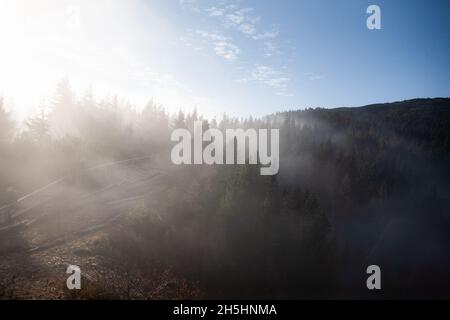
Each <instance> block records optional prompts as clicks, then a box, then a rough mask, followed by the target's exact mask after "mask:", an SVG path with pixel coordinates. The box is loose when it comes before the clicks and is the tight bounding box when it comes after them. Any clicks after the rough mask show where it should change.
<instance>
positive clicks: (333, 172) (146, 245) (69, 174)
mask: <svg viewBox="0 0 450 320" xmlns="http://www.w3.org/2000/svg"><path fill="white" fill-rule="evenodd" d="M449 107H450V99H418V100H410V101H404V102H398V103H394V104H383V105H373V106H367V107H361V108H342V109H306V110H302V111H289V112H283V113H277V114H273V115H268V116H267V117H264V118H261V119H254V118H251V117H250V118H247V119H237V118H231V117H229V116H227V115H224V116H223V117H222V119H221V120H220V121H217V120H215V119H204V118H202V116H201V115H199V114H198V113H197V111H193V112H190V113H183V112H182V111H180V112H178V113H176V114H172V115H171V114H168V113H167V112H166V111H165V110H164V108H163V107H162V106H159V105H157V104H155V103H154V102H153V101H150V102H149V103H148V104H147V105H146V106H145V107H144V108H143V109H142V110H140V111H138V109H137V107H136V106H133V105H130V104H129V103H127V102H124V101H122V100H120V99H118V98H116V97H109V98H104V99H100V100H97V99H95V98H94V95H93V92H92V90H88V91H87V92H86V93H85V94H84V95H82V96H81V97H80V98H77V97H76V95H75V94H74V93H73V92H72V90H71V89H70V84H69V82H68V81H67V80H64V81H62V82H61V83H60V84H59V86H58V88H57V90H56V94H55V96H54V98H53V99H51V101H49V102H48V104H47V105H42V106H41V107H40V108H39V112H37V114H36V115H35V116H34V117H31V118H29V119H28V120H26V121H25V123H24V125H22V126H19V125H18V124H17V123H14V122H13V121H12V119H11V117H10V115H9V114H8V113H7V112H6V111H5V106H4V105H3V100H0V157H1V164H2V166H1V167H0V207H8V206H9V205H10V204H11V202H15V201H16V200H17V199H18V198H20V196H23V195H27V194H29V193H31V192H33V191H35V190H37V189H39V188H41V187H42V186H46V185H48V184H50V183H53V182H55V181H57V182H58V181H59V179H63V180H62V182H58V185H57V191H55V192H57V193H55V194H57V196H54V197H53V198H51V200H48V201H49V202H47V203H46V204H42V203H43V202H42V203H41V202H39V203H37V204H33V207H32V209H30V208H31V207H27V206H26V205H22V203H19V208H18V209H15V210H14V211H12V210H9V209H2V210H3V211H2V212H1V213H2V215H7V214H10V215H11V217H10V218H11V219H12V220H13V221H9V222H6V221H2V220H0V223H1V226H0V238H1V242H0V255H2V256H3V257H5V259H4V261H6V262H4V264H5V263H10V262H7V261H14V259H16V258H15V257H16V256H18V255H22V258H23V257H24V256H28V255H31V253H30V250H31V252H33V250H32V249H34V248H35V247H39V248H44V247H45V246H46V247H45V250H47V247H50V246H51V247H52V248H53V247H55V246H56V247H57V246H64V243H67V240H65V241H66V242H62V240H61V239H62V237H63V233H70V232H73V233H74V234H79V230H81V229H77V228H78V227H77V226H78V224H79V223H81V222H79V221H81V220H80V219H81V218H79V217H78V216H77V215H78V212H83V217H84V218H83V219H85V220H83V223H84V222H86V227H87V228H88V229H89V226H90V227H91V229H89V230H90V231H89V232H91V231H92V226H93V225H94V226H95V227H97V226H98V225H97V224H94V223H91V222H90V221H91V220H89V219H91V217H98V216H105V217H109V216H111V215H112V214H113V213H114V219H109V218H108V219H109V220H107V221H108V223H105V222H102V224H101V227H102V228H103V229H98V230H103V231H102V232H101V233H99V234H97V233H96V234H95V236H96V238H95V241H94V240H92V242H87V243H89V245H87V246H86V248H85V249H83V250H86V252H84V254H85V255H88V256H95V257H97V258H98V259H101V261H102V263H103V264H97V265H96V266H97V268H101V267H99V266H103V268H104V269H108V268H109V270H111V271H110V274H109V276H108V277H107V276H105V275H104V273H102V272H100V271H99V272H98V275H99V278H101V279H103V280H102V281H100V282H98V283H97V284H95V282H93V284H92V286H93V289H92V291H90V293H89V295H86V296H82V297H81V298H102V297H103V298H104V297H119V298H161V297H169V298H173V297H177V298H186V297H207V298H309V297H370V294H368V292H367V289H366V288H365V278H366V274H365V269H366V267H367V266H368V265H370V264H378V265H380V266H381V269H382V270H383V272H384V273H383V277H384V278H383V281H384V282H383V287H384V294H386V296H393V297H404V296H408V295H409V296H414V297H420V296H425V295H427V296H429V295H434V296H443V295H444V294H445V291H446V289H448V287H449V286H450V274H449V271H448V270H450V268H449V267H450V258H449V256H448V254H447V251H448V248H449V245H450V236H449V234H448V227H449V223H450V220H449V219H450V217H449V213H448V208H449V204H450V203H449V202H450V199H449V194H450V193H449V191H450V172H449V166H448V163H449V160H450V159H449V157H450V145H449V137H450V108H449ZM197 120H203V121H204V125H205V127H208V128H209V127H211V128H219V129H221V130H224V129H226V128H279V129H280V173H279V174H278V175H277V176H260V175H259V166H258V165H241V166H226V165H224V166H220V165H216V166H207V165H201V166H183V165H181V166H175V165H173V164H172V163H171V161H170V150H171V148H172V143H171V142H170V132H171V131H172V130H173V129H174V128H188V129H189V130H192V129H193V124H194V122H195V121H197ZM146 157H148V159H149V160H148V163H149V164H148V165H149V166H151V168H152V170H155V175H158V180H151V183H152V185H153V186H154V187H156V188H157V190H156V191H154V192H153V191H152V192H148V190H147V189H146V188H147V187H146V186H147V185H145V184H143V182H142V181H144V182H145V181H147V180H148V181H150V179H153V176H151V177H144V178H143V175H144V174H145V172H144V170H143V169H142V168H141V167H139V166H138V165H139V164H138V161H141V160H136V161H134V160H133V159H143V158H146ZM129 159H131V160H133V161H128V160H129ZM121 161H126V162H123V163H120V162H121ZM118 162H119V164H117V165H116V164H115V163H118ZM110 163H112V164H114V165H111V166H109V167H108V166H106V168H103V167H104V166H105V164H110ZM99 167H100V169H93V168H99ZM100 170H102V173H101V174H100V173H99V171H100ZM130 176H133V179H131V178H129V177H130ZM124 177H125V178H124ZM146 179H147V180H146ZM131 180H132V181H131ZM12 190H13V191H12ZM111 190H116V191H114V192H118V193H117V194H119V195H120V196H121V197H122V198H120V197H119V198H117V197H118V196H117V195H116V194H114V196H113V195H112V193H111V192H112V191H111ZM14 194H16V195H14ZM14 197H15V199H14ZM86 197H88V198H89V199H91V200H89V201H90V202H89V206H88V205H87V204H85V202H83V201H85V200H80V199H85V198H86ZM102 197H103V198H108V201H109V202H108V205H109V207H108V206H106V205H104V202H102ZM109 198H111V199H109ZM137 198H138V199H137ZM136 199H137V200H136ZM39 201H40V200H39ZM121 201H123V202H121ZM123 203H125V204H126V205H123ZM112 205H113V206H114V207H111V206H112ZM21 210H22V211H21ZM5 212H9V213H5ZM25 216H26V217H29V219H34V220H31V221H32V222H33V223H30V221H28V222H27V223H28V224H27V223H22V224H20V223H21V222H23V221H24V220H23V218H22V217H25ZM35 216H37V217H38V218H33V217H35ZM41 217H42V218H41ZM74 217H78V218H76V219H75V218H74ZM85 217H89V219H88V218H85ZM71 219H72V220H71ZM92 219H94V218H92ZM68 221H70V223H69V222H68ZM105 221H106V220H105ZM14 223H16V224H17V223H19V224H20V227H14V228H12V227H11V226H14ZM53 225H54V227H52V226H53ZM30 230H33V231H30ZM36 230H39V232H37V231H36ZM83 230H85V229H83ZM86 230H87V229H86ZM95 231H96V232H97V229H95ZM76 232H78V233H76ZM41 233H45V234H46V237H47V238H48V239H47V238H46V239H45V241H42V243H41V242H39V241H38V240H36V239H38V238H39V237H40V234H41ZM56 240H58V241H59V242H57V243H58V244H56V245H55V244H54V243H55V241H56ZM38 243H39V246H38V245H37V244H38ZM42 250H44V249H42ZM79 250H80V249H79V248H76V249H73V248H72V249H70V250H69V251H70V252H72V253H73V254H74V255H76V252H78V251H79ZM82 269H83V266H82ZM7 270H9V269H8V268H7V267H5V266H3V267H2V268H0V273H2V278H3V279H9V278H10V276H11V273H8V271H7ZM125 275H126V276H125ZM102 277H103V278H102ZM105 279H106V280H105ZM108 279H109V280H108ZM133 279H134V281H133ZM8 281H9V280H8ZM116 282H117V285H111V283H113V284H116ZM99 283H100V284H99ZM105 283H109V286H108V285H106V284H105ZM130 283H131V284H132V287H133V288H134V289H130V287H131V286H130ZM155 283H156V284H158V285H157V286H156V288H155ZM2 286H3V290H2V291H0V294H2V295H3V296H6V295H7V292H16V291H17V290H16V291H14V288H16V289H17V286H18V285H17V284H15V285H14V284H11V282H7V281H6V280H4V281H3V282H2ZM161 288H163V289H161ZM8 290H9V291H8ZM11 290H12V291H11ZM163 291H164V293H161V292H163ZM2 292H3V293H2ZM9 294H11V293H9ZM65 294H67V295H69V294H68V293H65ZM19 297H20V296H19ZM69 297H70V295H69ZM75 298H76V297H75Z"/></svg>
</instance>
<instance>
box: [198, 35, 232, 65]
mask: <svg viewBox="0 0 450 320" xmlns="http://www.w3.org/2000/svg"><path fill="white" fill-rule="evenodd" d="M195 33H196V34H197V35H199V36H200V37H201V38H203V39H204V40H205V41H207V43H209V44H210V45H211V46H212V47H213V49H214V52H215V54H216V55H217V56H219V57H221V58H224V59H225V60H227V61H234V60H236V58H237V57H238V55H239V54H240V52H241V50H240V48H239V47H238V46H237V45H235V44H234V43H233V42H232V38H231V37H227V36H223V35H221V34H219V33H216V32H208V31H204V30H196V31H195Z"/></svg>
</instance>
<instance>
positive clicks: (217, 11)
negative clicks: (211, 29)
mask: <svg viewBox="0 0 450 320" xmlns="http://www.w3.org/2000/svg"><path fill="white" fill-rule="evenodd" d="M225 11H226V10H225V9H223V8H216V7H211V8H208V9H206V12H208V14H209V16H210V17H221V16H223V15H224V14H225Z"/></svg>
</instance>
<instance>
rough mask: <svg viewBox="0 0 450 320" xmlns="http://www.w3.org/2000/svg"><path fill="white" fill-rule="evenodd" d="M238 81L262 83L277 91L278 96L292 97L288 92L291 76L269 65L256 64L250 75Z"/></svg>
mask: <svg viewBox="0 0 450 320" xmlns="http://www.w3.org/2000/svg"><path fill="white" fill-rule="evenodd" d="M238 81H239V82H258V83H262V84H264V85H265V86H266V87H269V88H272V89H275V90H276V91H277V94H278V95H281V96H290V95H291V93H289V91H288V85H289V83H290V81H291V78H290V76H289V75H287V74H285V73H283V72H281V71H278V70H275V69H274V68H272V67H270V66H267V65H261V64H255V65H254V67H253V69H252V70H251V71H250V73H249V74H248V75H247V76H246V77H244V78H242V79H240V80H238Z"/></svg>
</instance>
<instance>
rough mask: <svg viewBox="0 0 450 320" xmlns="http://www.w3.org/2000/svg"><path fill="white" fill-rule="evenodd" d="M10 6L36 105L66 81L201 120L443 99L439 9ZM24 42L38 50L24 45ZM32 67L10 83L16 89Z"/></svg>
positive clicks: (355, 2)
mask: <svg viewBox="0 0 450 320" xmlns="http://www.w3.org/2000/svg"><path fill="white" fill-rule="evenodd" d="M5 1H6V0H1V2H2V3H3V2H5ZM14 3H15V4H14V5H13V6H12V7H11V6H10V9H11V10H12V11H11V12H8V10H3V12H6V13H5V15H6V14H8V15H9V16H11V15H13V16H14V15H16V18H17V17H22V18H25V19H27V21H28V20H33V19H34V20H35V21H34V25H33V24H32V22H29V24H30V26H28V27H23V26H22V25H17V22H10V23H15V24H16V25H15V29H17V28H19V29H20V28H21V30H22V32H21V33H20V34H19V33H18V34H17V35H14V37H11V39H17V38H18V37H22V40H21V41H16V42H18V43H19V44H20V45H18V46H17V47H14V46H12V49H10V50H11V51H10V59H9V60H14V61H15V60H17V61H16V62H17V63H18V64H21V65H23V61H20V60H19V58H18V57H17V54H16V52H15V51H14V50H19V49H22V50H20V51H29V50H31V51H32V52H34V55H33V56H24V57H22V58H23V59H25V60H24V61H26V62H27V63H28V64H29V65H33V66H35V65H38V66H39V67H40V69H39V70H35V71H34V74H38V73H41V74H42V73H45V74H47V75H48V79H47V80H48V81H44V80H42V79H41V81H39V82H40V83H42V88H41V87H40V88H39V89H36V88H35V85H34V87H33V83H31V81H32V80H30V83H29V84H28V85H29V86H30V87H33V88H35V89H36V90H35V91H33V92H35V94H36V98H35V100H36V99H38V96H39V95H40V96H42V95H49V94H50V93H49V92H48V91H49V89H48V88H47V87H49V86H50V84H52V85H53V86H54V83H55V82H57V79H59V78H61V77H64V76H68V77H69V79H70V80H71V81H72V82H73V84H74V87H75V88H76V89H78V90H80V91H82V90H83V88H86V87H88V86H92V87H93V89H94V90H96V91H97V92H99V94H102V95H104V94H106V95H112V94H116V93H117V94H119V95H120V96H121V97H124V98H128V99H130V100H131V101H132V102H135V103H137V104H139V105H143V104H144V103H145V101H146V100H147V99H149V98H151V97H153V98H154V99H155V100H156V101H158V102H160V103H162V104H164V105H165V106H166V107H167V108H168V110H169V111H171V112H174V111H175V110H177V109H178V108H184V109H190V108H192V107H194V106H197V108H198V109H199V111H200V112H203V113H205V114H207V115H208V116H214V115H218V116H219V115H221V114H222V113H223V112H224V111H226V112H227V113H229V114H231V115H237V116H248V115H255V116H261V115H264V114H267V113H272V112H276V111H281V110H286V109H298V108H304V107H317V106H320V107H338V106H359V105H364V104H370V103H375V102H386V101H395V100H403V99H409V98H415V97H436V96H446V97H448V96H450V72H449V71H450V62H449V59H448V57H449V56H450V43H449V39H450V19H449V15H450V2H449V1H445V0H443V1H438V0H435V1H406V0H396V1H381V0H376V1H365V0H343V1H331V0H328V1H325V0H281V1H275V0H264V1H256V0H248V1H246V0H219V1H205V0H169V1H156V0H147V1H146V0H133V1H127V2H126V3H125V2H123V1H117V0H110V1H106V0H100V1H97V2H96V4H95V5H94V4H92V1H87V0H80V1H55V0H54V1H51V0H43V2H41V5H40V6H39V7H35V8H34V9H33V10H31V9H29V7H30V3H31V2H30V1H26V0H19V1H17V2H14ZM16 3H19V5H17V4H16ZM20 3H22V4H23V6H22V7H21V6H20ZM42 3H46V5H42ZM370 4H376V5H379V6H380V8H381V14H382V17H381V20H382V29H381V30H368V29H367V27H366V19H367V17H368V14H367V13H366V9H367V7H368V6H369V5H370ZM67 15H68V16H67ZM61 16H63V17H65V18H64V19H60V18H59V17H61ZM73 18H75V23H71V24H68V20H73ZM15 20H18V21H22V20H20V19H15ZM72 22H73V21H72ZM3 30H4V28H3ZM11 30H12V28H11ZM9 35H11V33H9ZM49 35H51V36H49ZM36 40H39V41H36ZM33 41H35V42H37V43H38V47H29V46H28V45H26V46H25V47H24V43H25V44H27V43H32V42H33ZM43 44H44V45H43ZM30 46H31V44H30ZM43 46H48V47H50V49H48V50H46V51H43V49H42V47H43ZM23 49H27V50H23ZM7 53H8V52H6V54H7ZM0 55H1V54H0ZM2 60H3V61H5V60H8V59H2ZM4 67H5V68H6V67H10V68H12V67H11V63H10V61H9V62H8V65H5V66H4ZM33 68H34V67H29V68H26V69H24V70H23V73H22V75H23V77H20V78H19V77H18V79H16V80H17V81H18V83H20V85H21V86H22V87H23V86H24V83H23V78H24V77H25V78H27V79H33V75H32V74H29V73H32V70H34V69H33ZM38 71H40V72H38ZM94 71H95V72H94ZM6 74H8V73H6ZM35 82H36V81H34V83H35ZM13 83H14V82H13V81H11V77H8V79H3V82H2V79H1V77H0V93H2V94H5V93H7V92H9V91H8V89H10V91H12V92H15V91H16V97H14V94H11V97H10V98H11V99H12V101H15V104H20V103H23V104H28V105H29V106H30V107H31V106H32V105H33V104H35V101H33V102H32V101H26V100H23V99H22V100H21V97H20V93H19V92H20V90H19V89H17V88H15V87H14V85H13ZM44 83H48V85H47V84H46V85H44ZM45 86H47V87H45ZM30 90H31V89H30ZM43 92H46V93H43ZM80 94H81V93H80ZM6 95H7V96H8V94H6ZM30 96H32V95H30Z"/></svg>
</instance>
